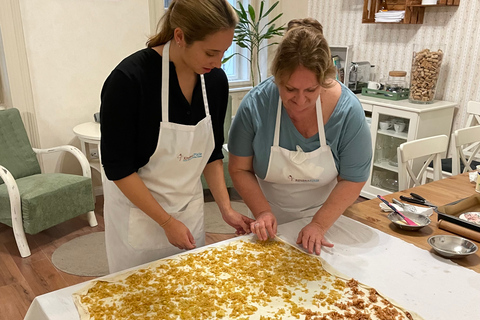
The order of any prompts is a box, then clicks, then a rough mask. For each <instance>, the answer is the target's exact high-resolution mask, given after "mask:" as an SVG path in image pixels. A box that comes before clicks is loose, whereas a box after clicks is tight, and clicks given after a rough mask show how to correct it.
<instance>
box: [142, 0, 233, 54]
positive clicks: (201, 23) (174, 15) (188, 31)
mask: <svg viewBox="0 0 480 320" xmlns="http://www.w3.org/2000/svg"><path fill="white" fill-rule="evenodd" d="M237 23H238V16H237V13H236V12H235V10H234V9H233V8H232V6H231V5H230V3H228V1H227V0H173V1H172V2H171V3H170V6H169V7H168V9H167V12H165V14H164V15H163V17H162V18H161V19H160V21H159V22H158V26H157V30H159V31H158V33H157V34H156V35H154V36H153V37H151V38H150V39H149V40H148V41H147V46H148V47H156V46H159V45H162V44H165V43H167V42H168V41H169V40H171V39H173V31H174V30H175V29H176V28H180V29H182V31H183V33H184V35H185V42H186V43H187V45H191V44H192V43H193V42H195V41H202V40H203V39H205V38H206V37H207V36H209V35H211V34H213V33H215V32H218V31H221V30H228V29H234V28H235V26H236V25H237Z"/></svg>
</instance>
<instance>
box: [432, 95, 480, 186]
mask: <svg viewBox="0 0 480 320" xmlns="http://www.w3.org/2000/svg"><path fill="white" fill-rule="evenodd" d="M478 125H480V102H477V101H468V103H467V121H466V122H465V126H464V127H463V128H462V129H466V128H470V127H474V126H478ZM462 129H458V130H462ZM466 134H467V133H465V135H466ZM460 139H462V140H463V141H467V140H468V139H467V138H466V136H464V135H462V137H461V138H460ZM464 139H467V140H464ZM451 140H452V149H453V151H452V153H453V156H452V158H445V159H442V177H443V178H447V177H450V176H452V173H453V174H454V175H455V174H458V173H460V172H465V170H464V163H463V161H461V159H460V157H461V155H460V153H459V148H460V146H463V147H462V152H463V154H464V156H465V158H466V159H472V162H471V163H470V168H471V169H475V167H476V166H477V164H480V154H479V153H478V150H477V152H473V151H475V148H477V147H478V145H480V138H479V139H476V140H475V141H476V142H474V140H471V141H470V142H465V143H463V144H459V141H456V137H455V132H453V133H452V135H451ZM472 152H473V153H474V154H473V155H472ZM455 158H456V159H455ZM456 161H458V162H456ZM471 169H468V168H467V170H466V171H470V170H471ZM427 178H428V179H433V170H432V168H431V164H430V167H429V168H428V169H427Z"/></svg>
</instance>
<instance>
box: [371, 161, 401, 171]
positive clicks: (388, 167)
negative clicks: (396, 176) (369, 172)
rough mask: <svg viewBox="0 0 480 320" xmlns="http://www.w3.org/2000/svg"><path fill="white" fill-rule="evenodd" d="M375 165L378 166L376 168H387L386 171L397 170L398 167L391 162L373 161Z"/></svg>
mask: <svg viewBox="0 0 480 320" xmlns="http://www.w3.org/2000/svg"><path fill="white" fill-rule="evenodd" d="M373 165H374V166H375V167H378V168H382V169H385V170H388V171H392V172H398V167H397V166H392V165H391V164H389V163H388V161H387V162H381V163H380V162H375V163H374V164H373Z"/></svg>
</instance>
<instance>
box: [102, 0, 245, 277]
mask: <svg viewBox="0 0 480 320" xmlns="http://www.w3.org/2000/svg"><path fill="white" fill-rule="evenodd" d="M237 19H238V18H237V16H236V14H235V11H234V10H233V8H232V7H231V6H230V4H229V3H228V2H227V1H226V0H201V1H199V0H174V1H172V3H171V4H170V7H169V8H168V10H167V12H166V13H165V15H164V16H163V18H162V20H161V21H160V31H159V33H158V34H157V35H155V36H154V37H152V38H150V40H149V41H148V42H147V48H146V49H143V50H140V51H138V52H136V53H134V54H132V55H131V56H129V57H127V58H126V59H124V60H123V61H122V62H121V63H120V64H119V65H118V66H117V67H116V68H115V69H114V70H113V71H112V73H111V74H110V76H109V77H108V79H107V80H106V82H105V84H104V87H103V90H102V95H101V98H102V104H101V110H100V112H101V116H100V119H101V133H102V135H101V136H102V138H101V154H102V164H103V166H104V169H105V174H106V176H107V178H108V180H109V181H106V182H105V185H104V196H105V210H104V214H105V233H106V247H107V256H108V263H109V268H110V272H115V271H119V270H122V269H125V268H129V267H133V266H136V265H139V264H142V263H146V262H149V261H153V260H156V259H159V258H162V257H165V256H169V255H172V254H175V253H178V252H180V251H181V250H184V249H187V250H188V249H193V248H195V247H198V246H202V245H204V243H205V233H204V228H203V189H202V185H201V181H200V177H201V174H202V173H203V174H204V176H205V178H206V181H207V183H208V185H209V188H210V190H211V192H212V194H213V196H214V198H215V201H216V202H217V204H218V206H219V208H220V211H221V212H222V216H223V218H224V220H225V221H226V222H227V223H229V224H230V225H231V226H233V227H235V228H236V230H237V233H240V234H241V233H245V232H250V230H249V223H250V222H251V219H249V218H247V217H245V216H243V215H241V214H240V213H238V212H236V211H234V210H233V209H232V208H231V205H230V200H229V196H228V193H227V189H226V185H225V179H224V175H223V163H222V159H223V154H222V144H223V122H224V118H225V113H226V106H227V101H228V81H227V78H226V75H225V73H224V72H223V70H222V69H220V65H221V59H222V57H223V54H224V52H225V51H226V50H227V49H228V47H229V46H230V45H231V43H232V39H233V34H234V28H235V25H236V24H237V22H238V20H237Z"/></svg>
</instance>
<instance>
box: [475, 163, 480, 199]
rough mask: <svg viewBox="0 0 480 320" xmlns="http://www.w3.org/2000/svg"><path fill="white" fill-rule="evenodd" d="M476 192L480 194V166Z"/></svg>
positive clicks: (479, 167) (478, 167)
mask: <svg viewBox="0 0 480 320" xmlns="http://www.w3.org/2000/svg"><path fill="white" fill-rule="evenodd" d="M475 191H477V192H478V193H480V165H478V166H477V182H476V183H475Z"/></svg>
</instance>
